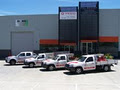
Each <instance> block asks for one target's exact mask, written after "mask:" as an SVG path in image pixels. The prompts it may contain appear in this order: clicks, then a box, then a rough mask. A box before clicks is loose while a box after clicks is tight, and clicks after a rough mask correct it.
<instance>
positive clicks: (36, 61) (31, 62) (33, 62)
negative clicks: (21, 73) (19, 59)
mask: <svg viewBox="0 0 120 90" xmlns="http://www.w3.org/2000/svg"><path fill="white" fill-rule="evenodd" d="M46 59H47V55H46V54H45V53H40V54H38V56H36V57H32V58H27V59H25V62H24V64H25V65H26V66H27V65H28V66H29V67H31V68H32V67H34V66H41V63H42V62H43V61H44V60H46Z"/></svg>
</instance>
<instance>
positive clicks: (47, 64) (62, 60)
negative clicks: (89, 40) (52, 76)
mask: <svg viewBox="0 0 120 90" xmlns="http://www.w3.org/2000/svg"><path fill="white" fill-rule="evenodd" d="M70 56H73V54H58V55H57V56H56V57H55V58H53V59H47V60H45V61H43V62H42V67H43V68H46V69H47V70H50V71H52V70H54V69H58V68H65V64H66V63H67V62H68V61H69V57H70Z"/></svg>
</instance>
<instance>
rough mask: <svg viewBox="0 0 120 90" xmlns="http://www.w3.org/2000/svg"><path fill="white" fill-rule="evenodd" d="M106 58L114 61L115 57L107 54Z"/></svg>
mask: <svg viewBox="0 0 120 90" xmlns="http://www.w3.org/2000/svg"><path fill="white" fill-rule="evenodd" d="M105 58H106V59H113V58H114V57H113V56H112V55H111V54H110V53H107V54H105Z"/></svg>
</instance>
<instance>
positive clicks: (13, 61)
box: [5, 51, 36, 65]
mask: <svg viewBox="0 0 120 90" xmlns="http://www.w3.org/2000/svg"><path fill="white" fill-rule="evenodd" d="M31 57H36V54H35V53H33V52H31V51H28V52H20V53H19V54H18V55H16V56H8V57H6V58H5V61H6V63H10V65H14V64H16V63H20V64H24V60H25V59H27V58H31Z"/></svg>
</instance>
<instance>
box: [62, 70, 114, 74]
mask: <svg viewBox="0 0 120 90" xmlns="http://www.w3.org/2000/svg"><path fill="white" fill-rule="evenodd" d="M109 72H116V71H115V70H111V71H108V72H105V71H85V72H83V73H82V74H76V73H71V72H69V71H68V72H63V73H64V74H66V75H87V74H98V73H109Z"/></svg>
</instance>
